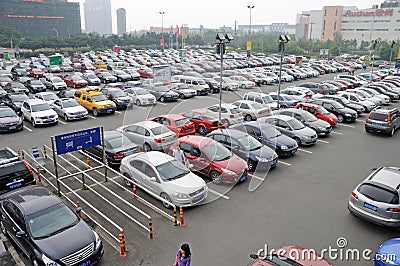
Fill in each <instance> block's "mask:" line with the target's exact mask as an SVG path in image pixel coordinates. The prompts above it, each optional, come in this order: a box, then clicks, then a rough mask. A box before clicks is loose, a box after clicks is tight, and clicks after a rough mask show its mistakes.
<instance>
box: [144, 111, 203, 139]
mask: <svg viewBox="0 0 400 266" xmlns="http://www.w3.org/2000/svg"><path fill="white" fill-rule="evenodd" d="M147 120H151V121H154V122H157V123H160V124H162V125H164V126H166V127H167V128H168V129H169V130H171V131H173V132H175V133H176V135H177V136H178V137H183V136H187V135H194V134H196V128H195V126H194V123H193V122H190V120H189V119H187V118H186V117H183V116H181V115H178V114H169V115H160V116H156V117H153V118H149V119H147Z"/></svg>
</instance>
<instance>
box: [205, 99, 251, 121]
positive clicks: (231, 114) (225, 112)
mask: <svg viewBox="0 0 400 266" xmlns="http://www.w3.org/2000/svg"><path fill="white" fill-rule="evenodd" d="M207 109H208V110H211V111H213V112H216V113H219V104H214V105H212V106H210V107H207ZM221 118H225V119H226V121H228V125H234V124H238V123H241V122H243V115H242V111H241V110H240V109H239V108H238V107H237V106H234V105H232V104H228V103H222V104H221Z"/></svg>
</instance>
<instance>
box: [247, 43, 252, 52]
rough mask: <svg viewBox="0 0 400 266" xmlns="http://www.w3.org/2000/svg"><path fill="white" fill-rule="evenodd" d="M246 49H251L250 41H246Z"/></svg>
mask: <svg viewBox="0 0 400 266" xmlns="http://www.w3.org/2000/svg"><path fill="white" fill-rule="evenodd" d="M246 50H247V51H251V41H247V42H246Z"/></svg>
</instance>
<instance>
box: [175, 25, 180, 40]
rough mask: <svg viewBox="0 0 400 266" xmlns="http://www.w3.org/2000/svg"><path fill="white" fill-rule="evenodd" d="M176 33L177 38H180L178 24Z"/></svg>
mask: <svg viewBox="0 0 400 266" xmlns="http://www.w3.org/2000/svg"><path fill="white" fill-rule="evenodd" d="M175 35H176V38H179V26H178V25H176V29H175Z"/></svg>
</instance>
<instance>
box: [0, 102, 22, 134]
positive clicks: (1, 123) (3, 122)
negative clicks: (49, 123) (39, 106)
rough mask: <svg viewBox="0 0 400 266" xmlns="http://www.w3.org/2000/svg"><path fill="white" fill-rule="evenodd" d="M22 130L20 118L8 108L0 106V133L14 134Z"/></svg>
mask: <svg viewBox="0 0 400 266" xmlns="http://www.w3.org/2000/svg"><path fill="white" fill-rule="evenodd" d="M23 129H24V123H23V121H22V118H21V117H19V116H18V115H17V113H15V111H14V110H13V109H11V108H10V107H7V106H1V105H0V132H15V131H20V130H23Z"/></svg>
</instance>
